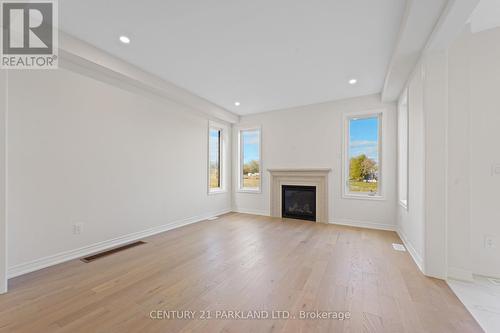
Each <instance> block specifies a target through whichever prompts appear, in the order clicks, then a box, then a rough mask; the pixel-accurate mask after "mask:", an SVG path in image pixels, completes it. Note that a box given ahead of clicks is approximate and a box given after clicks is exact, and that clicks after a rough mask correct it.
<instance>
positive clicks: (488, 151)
mask: <svg viewBox="0 0 500 333" xmlns="http://www.w3.org/2000/svg"><path fill="white" fill-rule="evenodd" d="M469 50H470V82H471V87H470V115H471V117H470V139H471V141H470V144H471V146H470V152H471V155H470V198H471V203H470V224H471V246H472V253H473V258H474V260H473V271H474V273H476V274H482V275H489V276H496V277H500V195H499V189H500V174H493V172H492V166H493V165H494V164H496V165H499V164H500V148H499V143H500V130H499V124H500V94H499V87H500V28H495V29H491V30H487V31H483V32H480V33H477V34H473V35H472V36H471V37H470V48H469ZM485 236H491V237H493V238H494V241H495V242H496V248H485V246H484V244H485Z"/></svg>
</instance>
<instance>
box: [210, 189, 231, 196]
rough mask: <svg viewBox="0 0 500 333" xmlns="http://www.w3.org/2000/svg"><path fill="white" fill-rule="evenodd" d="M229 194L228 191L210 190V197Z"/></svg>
mask: <svg viewBox="0 0 500 333" xmlns="http://www.w3.org/2000/svg"><path fill="white" fill-rule="evenodd" d="M224 193H227V190H223V189H220V190H208V195H215V194H224Z"/></svg>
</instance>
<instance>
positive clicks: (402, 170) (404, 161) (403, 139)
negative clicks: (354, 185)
mask: <svg viewBox="0 0 500 333" xmlns="http://www.w3.org/2000/svg"><path fill="white" fill-rule="evenodd" d="M398 176H399V177H398V178H399V179H398V195H399V203H400V204H401V206H403V207H405V208H407V207H408V90H406V91H405V92H404V93H403V96H402V97H401V101H400V103H399V106H398Z"/></svg>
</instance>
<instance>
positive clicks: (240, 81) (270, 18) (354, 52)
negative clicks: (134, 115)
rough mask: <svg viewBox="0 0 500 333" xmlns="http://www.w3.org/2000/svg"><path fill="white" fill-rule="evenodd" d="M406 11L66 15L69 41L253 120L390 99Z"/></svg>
mask: <svg viewBox="0 0 500 333" xmlns="http://www.w3.org/2000/svg"><path fill="white" fill-rule="evenodd" d="M405 3H406V1H405V0H308V1H303V0H253V1H248V0H246V1H241V0H219V1H209V0H198V1H196V0H177V1H174V0H143V1H123V0H85V1H81V0H64V1H60V2H59V16H60V27H61V29H62V30H64V31H65V32H67V33H69V34H71V35H73V36H75V37H77V38H80V39H82V40H84V41H86V42H89V43H90V44H93V45H95V46H97V47H99V48H101V49H103V50H105V51H107V52H109V53H111V54H113V55H115V56H117V57H119V58H121V59H123V60H126V61H128V62H130V63H132V64H134V65H136V66H138V67H140V68H141V69H143V70H145V71H148V72H150V73H153V74H156V75H158V76H159V77H161V78H163V79H165V80H167V81H170V82H172V83H174V84H176V85H178V86H180V87H182V88H185V89H187V90H189V91H191V92H192V93H194V94H196V95H198V96H201V97H203V98H205V99H207V100H209V101H210V102H212V103H214V104H217V105H219V106H221V107H223V108H225V109H227V110H230V111H232V112H235V113H237V114H241V115H243V114H249V113H257V112H264V111H269V110H275V109H284V108H289V107H294V106H300V105H308V104H313V103H319V102H325V101H330V100H336V99H342V98H349V97H355V96H362V95H368V94H373V93H380V92H381V90H382V88H383V84H384V77H385V75H386V71H387V67H388V65H389V62H390V60H391V55H392V52H393V50H394V47H395V44H396V40H397V36H398V31H399V27H400V24H401V20H402V17H403V12H404V8H405ZM120 35H126V36H128V37H130V39H131V43H130V44H128V45H124V44H122V43H120V42H119V40H118V38H119V36H120ZM351 78H356V79H357V80H358V83H357V84H356V85H349V84H348V81H349V79H351ZM236 101H238V102H240V103H241V105H240V106H239V107H237V106H235V105H234V103H235V102H236Z"/></svg>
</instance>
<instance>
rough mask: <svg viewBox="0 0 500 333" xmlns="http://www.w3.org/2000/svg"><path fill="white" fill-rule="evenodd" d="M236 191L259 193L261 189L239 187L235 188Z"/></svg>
mask: <svg viewBox="0 0 500 333" xmlns="http://www.w3.org/2000/svg"><path fill="white" fill-rule="evenodd" d="M236 192H237V193H253V194H260V193H262V190H261V189H260V188H256V189H250V188H240V189H238V190H236Z"/></svg>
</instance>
